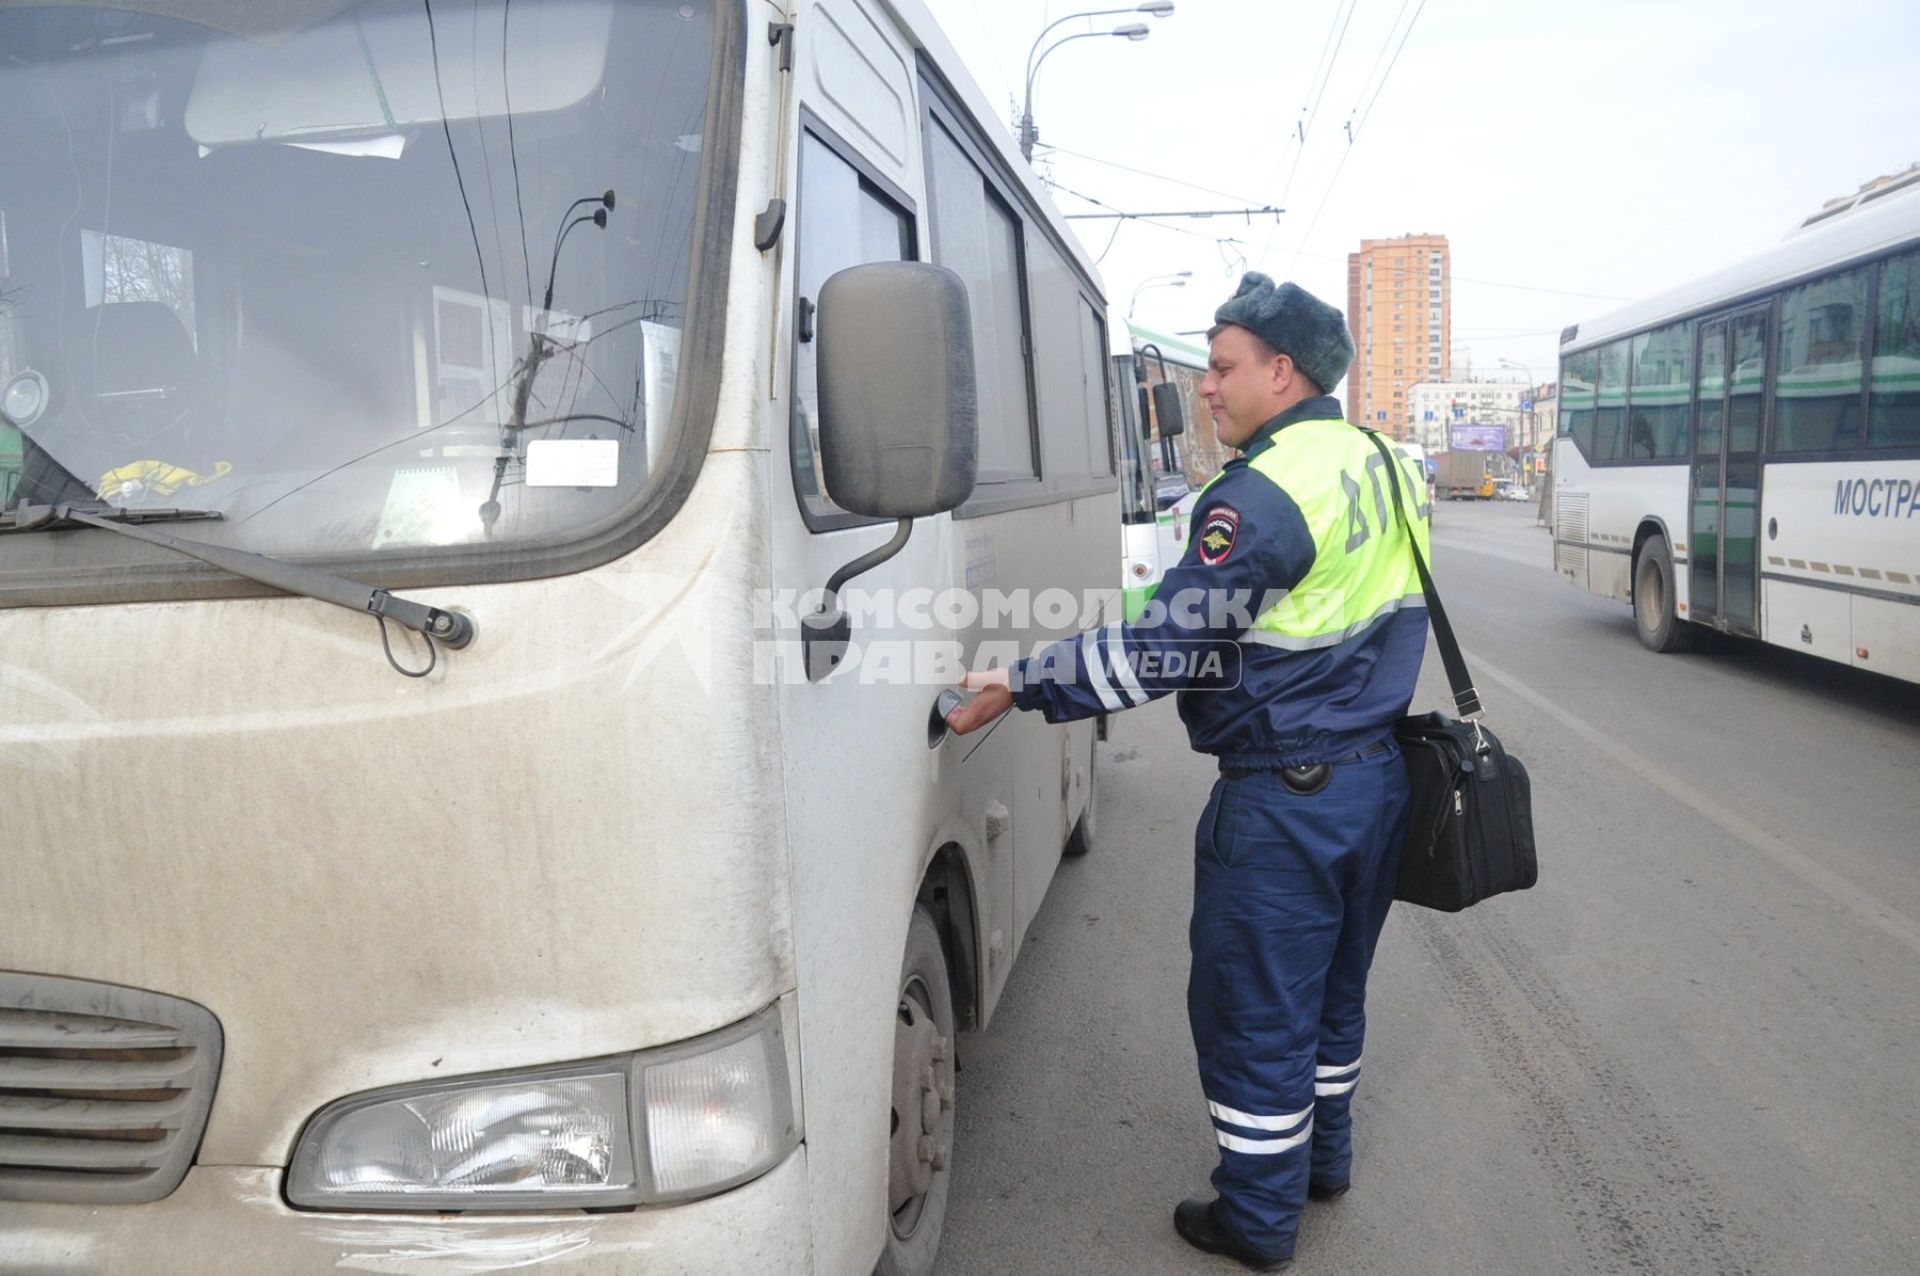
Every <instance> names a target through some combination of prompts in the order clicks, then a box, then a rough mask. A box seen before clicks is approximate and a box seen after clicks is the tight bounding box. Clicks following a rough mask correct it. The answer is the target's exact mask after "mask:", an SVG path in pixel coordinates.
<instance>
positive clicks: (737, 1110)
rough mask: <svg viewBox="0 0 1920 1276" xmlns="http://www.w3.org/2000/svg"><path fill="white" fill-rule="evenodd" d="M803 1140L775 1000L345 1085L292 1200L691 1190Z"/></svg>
mask: <svg viewBox="0 0 1920 1276" xmlns="http://www.w3.org/2000/svg"><path fill="white" fill-rule="evenodd" d="M798 1142H799V1132H798V1130H797V1129H796V1128H795V1125H794V1120H793V1104H792V1098H791V1090H790V1088H789V1084H788V1078H787V1052H786V1046H785V1042H784V1040H783V1034H782V1029H781V1018H780V1008H779V1007H778V1006H770V1007H768V1008H767V1009H766V1010H765V1011H762V1012H761V1013H760V1014H758V1015H756V1016H754V1017H753V1018H752V1019H749V1020H746V1021H745V1022H743V1023H739V1024H735V1025H734V1026H733V1027H731V1028H725V1029H722V1030H721V1031H719V1032H716V1033H712V1034H710V1035H708V1036H705V1037H701V1038H697V1039H695V1040H693V1041H687V1042H681V1043H679V1044H677V1045H672V1046H666V1047H663V1048H661V1049H658V1050H648V1051H642V1052H641V1053H639V1054H636V1055H629V1056H623V1057H621V1058H616V1059H605V1060H599V1061H596V1062H592V1063H581V1064H572V1065H567V1066H564V1067H556V1068H545V1069H539V1070H537V1071H528V1072H522V1073H515V1074H511V1075H500V1076H488V1077H470V1078H464V1079H460V1080H448V1081H441V1082H434V1083H430V1084H425V1085H410V1086H398V1087H394V1088H392V1089H388V1090H379V1091H374V1092H371V1093H368V1094H362V1095H354V1096H352V1097H349V1098H346V1099H342V1100H340V1101H339V1102H337V1103H333V1104H330V1105H328V1106H327V1107H325V1108H323V1109H321V1111H320V1112H319V1113H318V1114H317V1115H316V1116H315V1117H314V1118H313V1120H312V1121H311V1122H309V1123H308V1125H307V1129H306V1130H305V1132H303V1133H302V1135H301V1137H300V1141H299V1143H298V1144H297V1145H296V1146H295V1148H294V1153H293V1161H292V1164H291V1166H290V1167H289V1168H288V1171H287V1199H288V1200H289V1201H291V1202H292V1203H293V1204H294V1205H296V1206H300V1207H303V1208H307V1209H329V1210H355V1211H385V1210H548V1209H580V1208H588V1207H595V1206H599V1207H604V1206H619V1205H638V1204H642V1203H648V1202H658V1201H673V1200H686V1199H690V1198H693V1197H697V1196H705V1195H710V1194H712V1193H714V1192H718V1191H721V1190H723V1189H725V1188H729V1187H732V1186H734V1185H736V1184H739V1183H744V1182H746V1181H747V1180H749V1179H752V1178H755V1177H757V1176H759V1175H760V1174H763V1173H765V1172H766V1171H767V1170H769V1169H771V1168H773V1167H774V1166H775V1165H777V1164H779V1163H780V1161H782V1160H783V1159H785V1157H786V1156H787V1154H788V1153H789V1152H791V1151H792V1150H793V1148H794V1147H795V1146H796V1145H797V1143H798Z"/></svg>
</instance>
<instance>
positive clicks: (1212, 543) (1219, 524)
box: [1199, 505, 1240, 567]
mask: <svg viewBox="0 0 1920 1276" xmlns="http://www.w3.org/2000/svg"><path fill="white" fill-rule="evenodd" d="M1239 535H1240V511H1239V510H1236V509H1235V508H1233V506H1231V505H1216V506H1214V507H1213V508H1212V509H1211V510H1208V511H1207V519H1206V522H1204V523H1202V524H1200V536H1199V542H1200V561H1201V562H1203V563H1205V564H1206V565H1207V566H1209V567H1216V566H1218V565H1219V564H1221V563H1223V562H1225V561H1226V558H1227V555H1228V554H1231V553H1232V552H1233V542H1234V539H1235V538H1236V537H1237V536H1239Z"/></svg>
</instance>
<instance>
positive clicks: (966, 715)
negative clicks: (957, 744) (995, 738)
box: [947, 669, 1013, 735]
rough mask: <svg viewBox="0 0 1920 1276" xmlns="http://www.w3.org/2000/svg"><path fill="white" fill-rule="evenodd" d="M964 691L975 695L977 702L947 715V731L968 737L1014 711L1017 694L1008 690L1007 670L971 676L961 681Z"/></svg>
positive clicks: (962, 706)
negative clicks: (1014, 694) (1014, 698)
mask: <svg viewBox="0 0 1920 1276" xmlns="http://www.w3.org/2000/svg"><path fill="white" fill-rule="evenodd" d="M960 687H961V690H963V691H971V692H974V693H975V694H974V697H973V699H971V700H969V701H967V702H966V703H965V704H963V705H961V706H960V707H959V708H958V709H955V710H953V711H952V712H951V713H949V714H948V715H947V728H948V730H950V731H953V732H955V733H956V734H959V735H967V734H969V733H971V732H974V731H978V730H979V729H980V728H981V727H984V726H986V725H988V724H989V723H991V722H993V721H994V720H995V719H997V718H998V717H999V716H1000V715H1001V714H1003V713H1005V712H1006V711H1007V710H1009V709H1011V708H1013V691H1012V690H1011V689H1010V688H1009V687H1008V686H1007V671H1006V670H1005V669H989V670H987V671H986V672H985V673H970V674H968V675H967V676H966V677H964V678H962V679H961V680H960Z"/></svg>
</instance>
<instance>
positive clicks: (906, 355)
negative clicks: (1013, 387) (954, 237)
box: [800, 261, 979, 682]
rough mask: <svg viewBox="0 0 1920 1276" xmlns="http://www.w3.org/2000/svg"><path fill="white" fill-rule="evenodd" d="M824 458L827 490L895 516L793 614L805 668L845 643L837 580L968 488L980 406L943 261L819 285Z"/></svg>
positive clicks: (953, 285) (952, 505) (883, 554)
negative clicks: (889, 531)
mask: <svg viewBox="0 0 1920 1276" xmlns="http://www.w3.org/2000/svg"><path fill="white" fill-rule="evenodd" d="M816 324H817V332H818V336H817V338H816V341H817V345H816V347H815V349H816V357H817V360H818V363H817V369H818V373H817V384H818V387H819V428H820V464H821V469H822V471H823V475H824V477H825V479H826V485H827V495H829V496H831V497H832V498H833V501H834V504H836V505H838V506H839V507H840V508H841V509H844V510H847V511H849V512H850V513H854V514H860V515H864V516H866V517H869V518H892V519H898V520H899V522H898V525H897V526H896V527H895V528H894V533H893V539H892V540H890V541H888V542H887V543H886V544H885V545H881V546H879V547H877V548H875V549H872V550H869V551H868V552H866V553H865V554H862V555H861V556H860V557H858V558H856V559H854V560H853V561H852V562H850V563H848V564H846V565H845V566H844V567H841V568H840V569H839V570H838V571H836V572H834V573H833V576H832V577H831V578H830V579H829V580H828V581H827V587H826V591H825V597H824V599H823V600H822V602H821V605H820V610H819V611H817V612H814V613H813V614H811V615H809V616H806V617H803V618H802V620H801V622H800V633H801V647H802V658H803V660H804V662H805V664H806V671H807V679H808V681H811V682H818V681H819V680H820V679H822V678H824V677H826V676H827V674H829V673H831V672H832V671H833V669H834V667H835V666H837V665H838V664H839V663H840V660H841V658H842V657H843V656H844V655H845V654H846V650H847V644H848V642H849V641H851V639H852V637H853V625H852V622H850V621H849V620H848V619H847V616H846V614H845V612H843V611H842V610H841V608H840V601H839V593H840V589H841V587H842V586H843V585H845V584H846V583H847V582H848V581H849V580H852V579H853V578H854V577H855V576H858V575H859V574H860V573H861V572H864V571H869V570H871V569H872V568H874V567H877V566H879V565H880V564H881V563H884V562H886V561H887V560H888V559H889V558H892V557H893V556H894V555H895V554H897V553H899V552H900V551H901V549H902V548H904V547H905V546H906V543H907V536H908V535H909V534H910V533H911V532H912V530H913V520H914V519H916V518H924V517H926V516H927V515H930V514H941V513H945V512H946V511H948V510H952V509H957V508H958V507H959V506H960V504H961V503H962V502H964V501H965V500H966V499H967V497H969V496H971V495H973V484H974V477H975V474H976V471H977V469H978V465H979V412H978V406H977V401H976V400H977V396H976V392H975V384H974V378H973V323H972V319H971V316H970V314H969V312H968V309H967V286H966V285H965V284H964V283H962V282H961V280H960V276H958V275H956V274H955V273H953V272H952V271H951V270H948V269H946V268H945V267H943V266H933V265H928V264H926V263H924V262H913V261H886V262H870V263H868V264H866V265H862V266H852V267H849V268H848V269H846V270H842V271H840V272H839V273H838V274H836V275H833V276H832V277H831V278H829V279H828V280H827V282H826V283H824V284H822V285H821V287H820V300H819V310H818V313H817V315H816Z"/></svg>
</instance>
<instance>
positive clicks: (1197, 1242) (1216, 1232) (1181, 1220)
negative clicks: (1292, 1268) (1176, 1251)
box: [1173, 1196, 1293, 1272]
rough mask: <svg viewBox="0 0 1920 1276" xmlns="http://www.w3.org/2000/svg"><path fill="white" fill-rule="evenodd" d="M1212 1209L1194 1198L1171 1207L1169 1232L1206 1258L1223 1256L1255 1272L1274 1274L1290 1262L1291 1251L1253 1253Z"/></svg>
mask: <svg viewBox="0 0 1920 1276" xmlns="http://www.w3.org/2000/svg"><path fill="white" fill-rule="evenodd" d="M1213 1207H1214V1202H1213V1201H1206V1200H1202V1199H1200V1198H1199V1197H1197V1196H1196V1197H1195V1198H1194V1199H1192V1200H1190V1201H1182V1202H1180V1204H1178V1205H1176V1206H1174V1207H1173V1230H1174V1231H1176V1232H1178V1233H1180V1239H1181V1240H1183V1241H1185V1242H1186V1243H1187V1244H1189V1245H1191V1246H1193V1247H1194V1248H1195V1249H1199V1250H1205V1251H1206V1252H1207V1253H1209V1254H1225V1255H1226V1256H1227V1257H1228V1258H1233V1259H1238V1260H1239V1261H1240V1264H1241V1265H1242V1266H1244V1267H1251V1268H1252V1269H1253V1270H1254V1271H1256V1272H1270V1271H1274V1270H1276V1269H1278V1268H1281V1267H1285V1266H1286V1265H1287V1264H1288V1263H1291V1262H1292V1261H1293V1251H1291V1250H1289V1251H1287V1252H1286V1253H1284V1254H1270V1253H1268V1252H1266V1251H1265V1250H1259V1249H1255V1248H1254V1247H1253V1246H1251V1245H1249V1244H1247V1243H1246V1242H1245V1241H1243V1240H1241V1239H1240V1238H1239V1237H1238V1236H1235V1235H1234V1234H1233V1233H1232V1232H1229V1231H1228V1230H1227V1228H1226V1225H1225V1224H1223V1223H1222V1222H1221V1221H1220V1220H1219V1218H1217V1217H1216V1216H1215V1215H1214V1212H1213Z"/></svg>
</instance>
